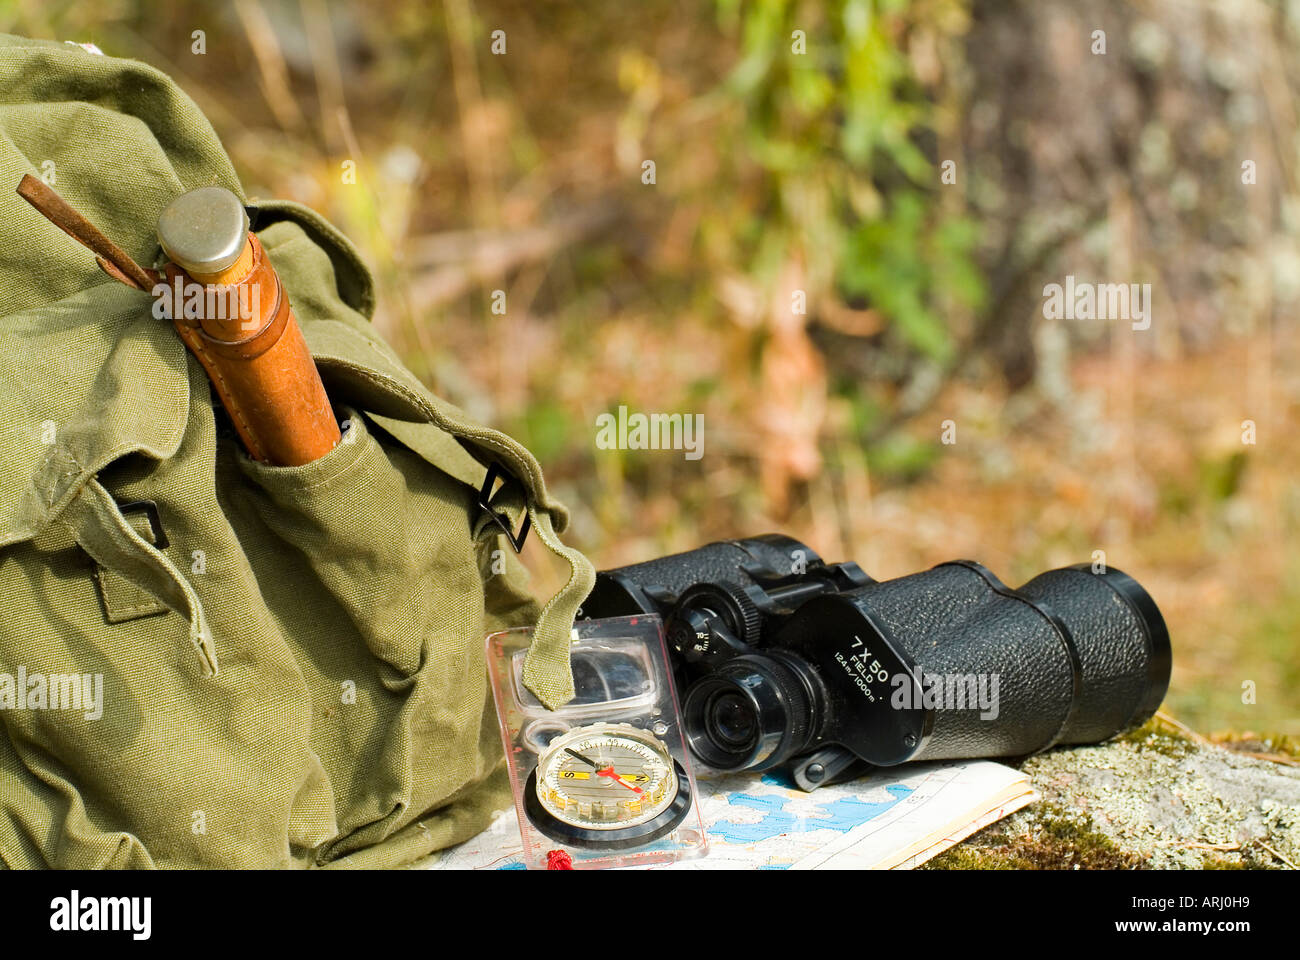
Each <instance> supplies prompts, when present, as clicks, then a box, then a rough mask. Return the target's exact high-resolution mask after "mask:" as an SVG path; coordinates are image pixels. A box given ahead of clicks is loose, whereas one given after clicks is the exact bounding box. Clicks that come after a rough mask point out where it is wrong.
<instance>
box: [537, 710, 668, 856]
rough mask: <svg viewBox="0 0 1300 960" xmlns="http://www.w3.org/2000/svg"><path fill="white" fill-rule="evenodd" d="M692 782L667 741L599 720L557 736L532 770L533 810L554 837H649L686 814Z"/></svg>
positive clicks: (602, 840) (603, 841)
mask: <svg viewBox="0 0 1300 960" xmlns="http://www.w3.org/2000/svg"><path fill="white" fill-rule="evenodd" d="M689 794H690V791H689V784H688V782H687V780H686V778H685V775H684V773H683V772H682V770H681V768H680V766H679V765H678V764H677V763H676V761H675V760H674V759H673V757H672V755H671V754H670V753H669V752H668V748H667V746H666V745H665V744H664V743H663V741H661V740H659V739H658V738H657V737H655V736H653V735H652V734H650V733H648V732H647V731H645V730H641V729H639V728H637V727H633V726H631V725H630V724H625V723H593V724H589V725H587V726H584V727H578V728H576V729H574V730H571V731H569V732H568V733H566V734H563V735H561V736H559V737H556V738H555V739H554V740H552V741H551V742H550V744H549V745H548V746H547V748H546V750H545V751H544V752H543V754H542V755H541V757H540V758H539V759H538V763H537V769H536V770H535V771H534V773H533V776H532V777H531V778H530V790H529V796H528V798H527V799H528V804H527V808H528V813H529V816H530V818H531V819H532V820H533V822H534V823H535V824H536V825H537V827H538V828H539V829H540V830H542V832H543V833H546V834H547V835H548V836H551V837H552V838H553V839H562V840H568V841H571V842H585V843H586V844H588V845H600V846H604V845H620V846H621V845H624V842H625V841H631V842H633V843H644V842H648V841H649V840H650V839H653V838H654V837H656V836H661V835H662V834H663V833H666V832H668V831H669V830H671V829H672V828H673V827H675V826H676V825H677V824H678V823H680V822H681V819H682V817H683V816H684V815H685V812H686V809H687V808H688V807H689Z"/></svg>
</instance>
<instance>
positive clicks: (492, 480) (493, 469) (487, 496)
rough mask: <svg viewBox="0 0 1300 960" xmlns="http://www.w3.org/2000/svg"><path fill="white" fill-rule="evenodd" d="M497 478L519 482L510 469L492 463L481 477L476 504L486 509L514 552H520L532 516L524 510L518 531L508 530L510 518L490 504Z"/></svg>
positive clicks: (530, 524)
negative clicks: (484, 475) (481, 485)
mask: <svg viewBox="0 0 1300 960" xmlns="http://www.w3.org/2000/svg"><path fill="white" fill-rule="evenodd" d="M497 480H504V481H506V482H507V483H508V482H510V481H512V480H513V481H514V482H515V483H518V482H519V481H518V480H517V479H515V476H514V474H512V473H510V471H508V470H507V469H506V468H505V467H503V466H501V464H499V463H493V464H492V465H491V466H489V467H488V472H487V476H486V477H485V478H484V479H483V488H482V489H481V490H479V492H478V505H479V506H480V507H481V508H482V509H484V510H486V511H487V514H488V516H489V517H491V518H492V520H493V521H494V522H495V523H496V525H497V526H498V527H500V528H501V532H502V533H504V534H505V535H506V539H507V540H509V541H510V546H512V547H514V548H515V553H520V552H521V551H522V550H523V549H524V540H526V539H527V538H528V531H529V530H530V529H531V528H532V524H533V518H532V517H530V516H529V515H528V512H527V511H526V510H525V512H524V522H523V523H521V524H520V525H519V532H518V533H517V534H516V533H512V532H511V531H510V518H509V517H507V516H506V515H505V514H504V513H498V512H497V511H495V510H493V509H492V506H491V504H490V501H491V499H492V492H493V491H492V488H493V487H494V486H495V485H496V482H497Z"/></svg>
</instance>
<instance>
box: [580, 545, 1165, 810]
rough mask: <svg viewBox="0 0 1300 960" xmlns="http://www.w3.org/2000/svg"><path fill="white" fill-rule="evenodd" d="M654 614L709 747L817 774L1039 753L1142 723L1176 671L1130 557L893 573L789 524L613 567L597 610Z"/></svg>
mask: <svg viewBox="0 0 1300 960" xmlns="http://www.w3.org/2000/svg"><path fill="white" fill-rule="evenodd" d="M637 613H654V614H658V615H660V616H661V617H663V619H664V625H665V631H666V637H667V642H668V646H669V651H670V654H671V655H672V656H673V657H674V660H675V664H674V667H675V672H676V679H677V682H678V684H679V687H678V689H679V690H680V691H683V693H682V717H683V722H684V727H685V732H686V737H687V742H688V744H689V745H690V748H691V751H692V752H693V753H694V755H695V756H696V758H697V759H698V760H699V761H700V762H701V763H702V764H703V765H705V766H706V767H709V768H711V769H712V770H714V771H718V772H727V771H737V770H770V769H772V768H775V767H781V766H784V767H786V768H788V769H789V771H790V773H791V775H792V777H793V779H794V781H795V782H796V783H797V784H798V785H799V786H800V787H802V788H803V789H805V790H812V789H815V788H816V787H818V786H823V785H825V784H828V783H833V782H837V781H839V780H844V779H848V778H850V777H852V776H856V775H857V774H858V773H860V772H861V771H862V770H863V769H864V767H865V765H867V764H871V765H878V766H891V765H893V764H898V763H903V762H905V761H910V760H939V759H948V758H957V757H962V758H974V757H1019V756H1027V755H1029V754H1032V753H1036V752H1038V751H1041V750H1046V749H1048V748H1049V747H1053V746H1058V745H1066V744H1086V743H1098V742H1100V741H1102V740H1106V739H1108V738H1110V737H1112V736H1114V735H1115V734H1117V733H1120V732H1122V731H1124V730H1126V729H1130V728H1132V727H1136V726H1139V725H1141V724H1142V723H1144V722H1146V720H1147V719H1149V718H1150V717H1151V715H1152V714H1153V713H1154V712H1155V711H1156V709H1157V708H1158V707H1159V706H1160V703H1161V701H1162V700H1163V699H1164V695H1165V691H1166V690H1167V689H1168V686H1169V671H1170V665H1171V660H1170V647H1169V633H1168V630H1167V628H1166V627H1165V622H1164V619H1163V618H1162V617H1161V615H1160V611H1159V609H1157V607H1156V605H1155V602H1154V601H1153V600H1152V599H1151V597H1150V595H1148V594H1147V592H1146V591H1145V590H1144V589H1142V587H1141V586H1139V585H1138V583H1137V581H1135V580H1134V579H1133V578H1131V577H1129V576H1127V575H1126V574H1124V573H1121V572H1120V571H1119V570H1116V569H1114V568H1106V569H1100V568H1094V567H1092V566H1089V565H1087V564H1079V565H1077V566H1073V567H1065V568H1062V569H1059V570H1050V571H1048V572H1047V573H1043V574H1040V575H1039V576H1037V577H1035V578H1034V579H1032V580H1030V581H1029V582H1028V583H1026V584H1025V585H1024V586H1022V587H1020V588H1019V589H1017V590H1012V589H1010V588H1009V587H1007V586H1006V585H1005V584H1003V583H1002V582H1001V581H1000V580H999V579H998V578H997V577H996V576H994V575H993V574H992V573H991V572H990V571H989V570H988V569H987V568H985V567H983V566H981V565H980V564H978V563H975V562H973V561H969V560H957V561H952V562H950V563H942V564H940V565H938V566H937V567H934V568H933V569H931V570H927V571H924V572H922V573H916V574H912V575H910V576H906V577H899V578H897V579H895V580H887V581H881V582H877V581H874V580H872V579H871V578H870V577H869V576H867V575H866V574H865V573H864V572H863V571H862V570H861V569H860V568H859V567H858V565H857V564H856V563H852V562H847V563H837V564H827V563H825V562H824V561H823V560H822V559H821V557H819V556H818V555H817V554H816V553H815V552H814V551H813V550H812V549H810V548H809V547H808V546H806V545H805V544H802V543H800V542H798V541H797V540H793V539H791V538H789V537H785V536H781V535H778V534H768V535H764V536H759V537H753V538H750V539H746V540H727V541H722V542H719V543H711V544H708V545H706V546H703V547H700V548H699V549H696V550H690V551H687V552H685V553H679V554H675V555H673V556H668V557H661V558H659V559H657V560H651V561H648V562H646V563H638V564H633V565H631V566H627V567H620V568H619V569H616V570H606V571H603V572H602V573H600V574H599V575H598V576H597V578H596V586H595V589H594V590H593V591H592V593H591V596H590V597H588V599H587V601H586V602H585V603H584V604H583V615H584V616H587V617H615V616H628V615H633V614H637Z"/></svg>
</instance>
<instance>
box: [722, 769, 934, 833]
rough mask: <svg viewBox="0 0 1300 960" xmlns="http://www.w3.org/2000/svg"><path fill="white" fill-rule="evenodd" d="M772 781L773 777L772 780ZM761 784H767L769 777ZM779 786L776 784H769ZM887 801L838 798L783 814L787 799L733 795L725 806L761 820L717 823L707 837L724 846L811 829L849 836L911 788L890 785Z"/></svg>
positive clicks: (904, 795)
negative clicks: (758, 813) (749, 812)
mask: <svg viewBox="0 0 1300 960" xmlns="http://www.w3.org/2000/svg"><path fill="white" fill-rule="evenodd" d="M773 780H775V778H773ZM763 781H764V782H765V783H769V780H768V777H767V776H764V777H763ZM770 785H771V786H778V785H779V781H776V782H770ZM885 791H886V792H887V793H888V794H889V799H888V800H882V801H880V802H879V803H868V802H867V801H865V800H859V799H858V798H857V797H841V798H840V799H838V800H832V801H830V802H829V803H821V804H818V805H817V806H816V807H814V808H813V810H812V812H810V813H807V814H802V815H799V814H793V813H789V812H787V811H786V809H785V806H786V804H788V803H789V802H790V798H789V797H782V796H776V795H770V796H755V795H754V794H752V793H733V794H730V795H729V796H728V797H727V803H729V804H731V805H732V806H735V807H745V808H746V809H749V810H759V811H761V812H762V814H763V816H762V819H760V820H758V821H757V822H754V823H737V822H736V821H734V820H719V821H718V822H717V823H714V824H713V825H712V826H710V827H709V834H710V835H711V836H715V837H718V838H719V839H721V840H723V841H724V842H726V843H756V842H758V841H761V840H770V839H772V838H773V837H779V836H781V835H782V834H787V833H809V832H811V831H813V830H834V831H836V832H838V833H848V832H849V831H850V830H852V829H853V828H854V827H857V826H860V825H861V824H864V823H866V822H867V821H868V820H873V819H875V818H876V817H878V816H880V815H881V814H882V813H884V812H885V811H886V810H888V809H889V808H890V807H892V806H893V805H894V804H896V803H898V801H900V800H902V799H904V798H906V797H907V796H908V795H909V794H911V792H912V788H911V787H905V786H903V785H902V784H900V783H892V784H890V785H889V786H887V787H885Z"/></svg>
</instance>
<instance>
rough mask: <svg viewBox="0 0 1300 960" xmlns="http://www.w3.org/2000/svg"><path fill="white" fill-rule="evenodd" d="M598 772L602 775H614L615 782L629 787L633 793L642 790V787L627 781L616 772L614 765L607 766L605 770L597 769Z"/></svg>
mask: <svg viewBox="0 0 1300 960" xmlns="http://www.w3.org/2000/svg"><path fill="white" fill-rule="evenodd" d="M596 773H597V774H599V775H600V776H602V777H613V778H614V782H615V783H617V784H618V785H619V786H620V787H627V788H628V789H629V790H631V791H632V792H633V793H640V792H641V788H640V787H634V786H632V784H630V783H625V782H624V780H623V778H622V777H621V776H619V775H618V774H617V773H615V772H614V768H613V767H612V766H610V767H605V768H604V769H603V770H597V771H596Z"/></svg>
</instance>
